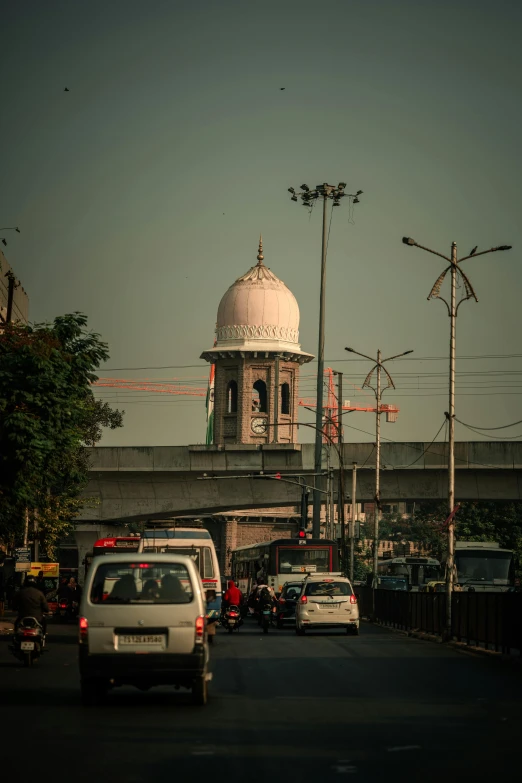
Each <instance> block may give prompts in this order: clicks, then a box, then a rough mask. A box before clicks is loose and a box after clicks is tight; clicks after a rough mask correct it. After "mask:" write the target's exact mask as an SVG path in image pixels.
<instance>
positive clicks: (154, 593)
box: [90, 562, 194, 604]
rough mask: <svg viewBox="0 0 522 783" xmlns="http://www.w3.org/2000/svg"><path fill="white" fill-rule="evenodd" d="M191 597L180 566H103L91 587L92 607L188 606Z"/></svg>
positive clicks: (133, 564) (172, 564) (183, 571)
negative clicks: (138, 605) (108, 605)
mask: <svg viewBox="0 0 522 783" xmlns="http://www.w3.org/2000/svg"><path fill="white" fill-rule="evenodd" d="M193 597H194V591H193V587H192V582H191V580H190V574H189V572H188V570H187V567H186V566H185V565H183V564H181V563H140V562H129V563H111V564H105V563H102V564H101V565H99V566H98V568H97V570H96V573H95V575H94V580H93V583H92V587H91V596H90V598H91V603H93V604H188V603H190V602H191V601H192V599H193Z"/></svg>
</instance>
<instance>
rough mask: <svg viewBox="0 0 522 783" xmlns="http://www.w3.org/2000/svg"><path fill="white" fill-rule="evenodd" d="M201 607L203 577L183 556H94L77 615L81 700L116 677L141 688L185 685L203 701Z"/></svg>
mask: <svg viewBox="0 0 522 783" xmlns="http://www.w3.org/2000/svg"><path fill="white" fill-rule="evenodd" d="M108 585H110V588H111V589H110V590H109V589H108ZM205 611H206V603H205V594H204V590H203V585H202V582H201V578H200V576H199V573H198V571H197V569H196V566H195V564H194V561H193V560H192V559H191V558H190V557H186V556H184V555H177V554H152V553H151V554H147V557H146V558H145V557H143V556H138V555H136V554H131V553H128V554H121V555H105V556H104V557H95V558H94V560H93V561H92V565H91V568H90V569H89V573H88V574H87V579H86V583H85V586H84V591H83V598H82V602H81V605H80V617H79V643H80V655H79V664H80V677H81V692H82V701H83V703H84V704H86V705H92V704H96V703H98V702H99V701H101V700H103V698H104V697H105V695H106V694H107V692H108V690H109V688H113V687H116V686H118V685H135V686H136V687H138V688H140V689H142V690H148V689H149V688H151V687H153V686H154V685H175V686H178V687H179V686H183V687H185V688H191V689H192V697H193V701H194V702H195V703H196V704H206V701H207V683H208V680H209V679H210V675H209V672H208V662H209V660H208V659H209V653H208V644H207V632H206V621H205Z"/></svg>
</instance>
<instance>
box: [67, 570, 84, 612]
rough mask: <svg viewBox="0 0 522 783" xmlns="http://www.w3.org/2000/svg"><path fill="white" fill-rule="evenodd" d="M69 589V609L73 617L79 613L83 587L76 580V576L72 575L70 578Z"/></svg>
mask: <svg viewBox="0 0 522 783" xmlns="http://www.w3.org/2000/svg"><path fill="white" fill-rule="evenodd" d="M67 590H68V595H67V610H68V612H69V614H70V615H72V617H74V616H75V615H76V614H77V613H78V607H79V605H80V601H81V598H82V588H81V587H80V585H79V584H78V583H77V582H76V579H75V578H74V576H71V578H70V579H69V584H68V585H67Z"/></svg>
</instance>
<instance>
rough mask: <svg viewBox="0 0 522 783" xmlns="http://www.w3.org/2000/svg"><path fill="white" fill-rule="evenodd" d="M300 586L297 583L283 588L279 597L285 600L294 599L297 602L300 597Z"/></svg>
mask: <svg viewBox="0 0 522 783" xmlns="http://www.w3.org/2000/svg"><path fill="white" fill-rule="evenodd" d="M302 586H303V585H302V584H299V583H297V584H295V585H287V586H286V587H285V589H284V590H283V594H282V596H281V597H282V598H287V599H289V600H292V599H296V600H297V598H299V596H300V595H301V589H302Z"/></svg>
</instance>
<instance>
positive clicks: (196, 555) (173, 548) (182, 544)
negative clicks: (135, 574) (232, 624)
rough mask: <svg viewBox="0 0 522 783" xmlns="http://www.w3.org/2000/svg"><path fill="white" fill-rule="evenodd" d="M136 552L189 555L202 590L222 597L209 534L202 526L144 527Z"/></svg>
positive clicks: (218, 597) (212, 543) (213, 549)
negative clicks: (213, 592)
mask: <svg viewBox="0 0 522 783" xmlns="http://www.w3.org/2000/svg"><path fill="white" fill-rule="evenodd" d="M138 552H143V553H144V554H145V553H147V552H157V553H165V554H176V555H188V557H191V558H192V560H194V562H195V564H196V568H197V569H198V571H199V573H200V576H201V581H202V582H203V587H204V589H205V590H215V591H216V597H217V599H218V600H220V599H221V576H220V573H219V563H218V559H217V555H216V548H215V546H214V542H213V541H212V536H211V535H210V533H209V532H208V530H205V529H204V528H199V527H198V528H193V527H171V528H166V529H165V528H162V529H154V530H145V531H144V532H143V533H142V535H141V540H140V544H139V547H138Z"/></svg>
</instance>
